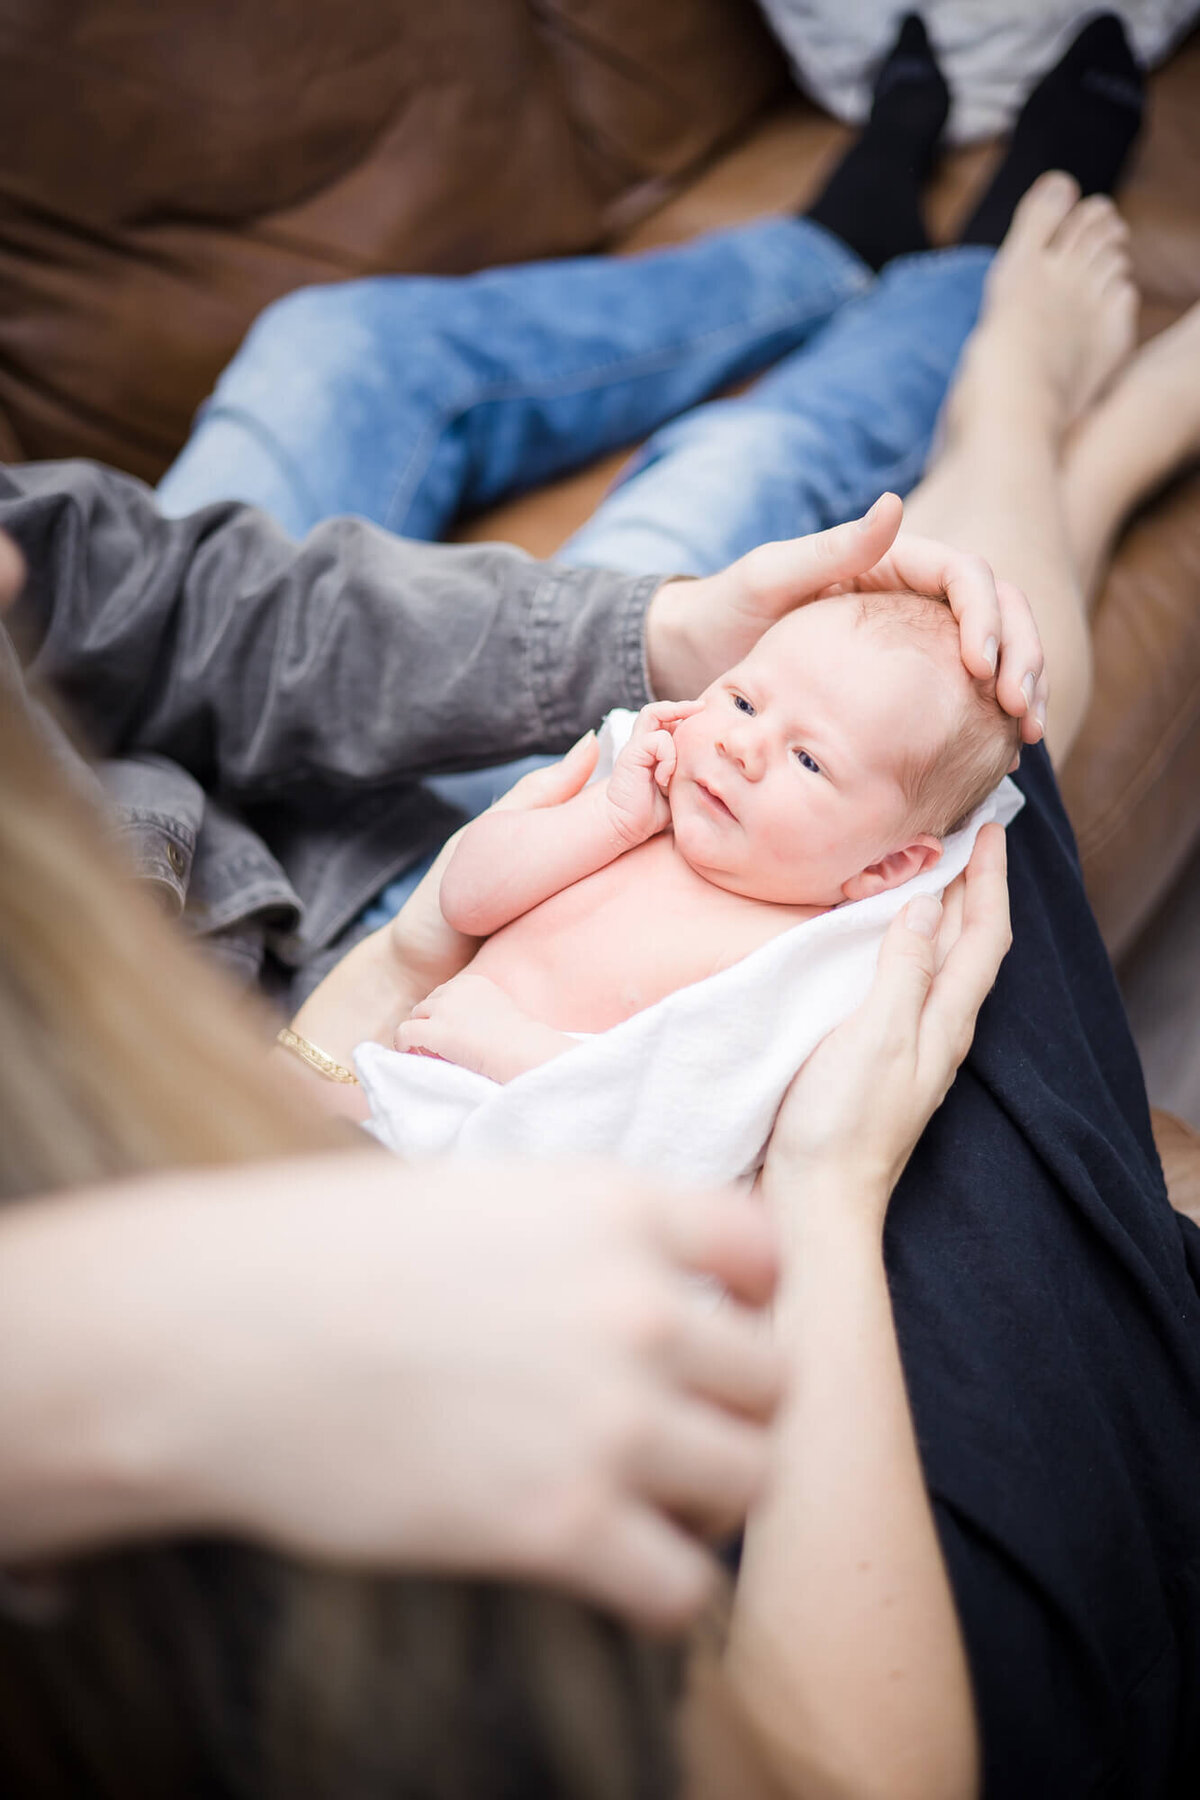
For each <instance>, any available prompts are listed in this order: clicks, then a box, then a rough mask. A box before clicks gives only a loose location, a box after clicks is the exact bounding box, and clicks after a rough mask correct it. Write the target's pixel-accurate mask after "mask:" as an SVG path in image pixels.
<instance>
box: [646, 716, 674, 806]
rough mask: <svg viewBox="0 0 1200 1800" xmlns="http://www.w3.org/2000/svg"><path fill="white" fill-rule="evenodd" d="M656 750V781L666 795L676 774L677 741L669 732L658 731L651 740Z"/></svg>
mask: <svg viewBox="0 0 1200 1800" xmlns="http://www.w3.org/2000/svg"><path fill="white" fill-rule="evenodd" d="M650 743H651V746H652V748H653V750H654V758H655V761H654V779H655V781H657V783H658V785H659V787H660V788H661V789H662V791H663V793H664V794H665V793H666V791H667V788H668V787H669V786H670V783H671V777H672V775H674V773H675V763H676V761H677V758H676V755H675V739H674V738H673V737H672V736H671V734H670V732H669V731H656V732H655V734H654V736H653V737H652V738H651V739H650Z"/></svg>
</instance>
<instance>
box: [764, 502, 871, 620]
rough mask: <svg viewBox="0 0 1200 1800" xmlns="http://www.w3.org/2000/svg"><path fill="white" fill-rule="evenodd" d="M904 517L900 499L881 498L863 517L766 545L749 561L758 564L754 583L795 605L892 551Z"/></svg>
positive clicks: (868, 567)
mask: <svg viewBox="0 0 1200 1800" xmlns="http://www.w3.org/2000/svg"><path fill="white" fill-rule="evenodd" d="M903 518H904V503H903V501H901V499H900V498H899V496H898V495H896V494H881V495H880V497H879V499H878V500H877V501H876V502H875V504H874V506H873V507H872V508H871V510H870V511H869V512H868V513H866V514H865V515H864V516H863V517H862V518H861V519H851V520H849V521H848V523H847V524H845V525H834V526H831V527H830V529H829V530H828V531H815V532H812V533H811V534H810V535H809V536H808V537H801V538H790V539H786V540H784V541H783V542H780V543H776V544H762V545H760V546H759V548H758V549H757V550H752V551H751V552H750V555H749V557H748V558H747V559H746V560H747V561H748V562H751V561H752V562H753V563H754V564H755V565H756V566H755V568H754V579H755V585H756V586H757V587H758V588H759V590H760V592H761V591H762V590H763V589H767V590H769V591H770V592H771V593H773V594H774V595H775V597H776V598H778V599H785V598H786V599H787V601H788V602H789V604H791V605H793V606H795V605H797V604H799V603H801V602H802V601H804V600H815V599H817V598H818V597H819V596H820V595H821V594H824V593H826V592H827V591H828V590H829V589H830V588H833V589H835V590H836V588H837V587H838V585H839V583H841V582H846V581H853V580H854V579H855V578H856V577H857V576H859V575H863V574H865V573H866V571H867V570H868V569H873V568H874V567H875V564H876V563H877V562H879V561H881V560H882V558H883V557H885V556H886V555H887V553H888V551H889V550H890V549H891V547H892V544H893V543H894V542H895V539H896V533H897V532H898V531H899V529H900V525H901V521H902V520H903Z"/></svg>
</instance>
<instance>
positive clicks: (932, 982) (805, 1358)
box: [727, 825, 1010, 1800]
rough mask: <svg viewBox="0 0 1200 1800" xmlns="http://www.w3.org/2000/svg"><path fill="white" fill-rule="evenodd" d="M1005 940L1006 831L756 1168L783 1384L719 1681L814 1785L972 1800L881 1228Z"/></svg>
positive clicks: (876, 996) (948, 1619) (875, 991)
mask: <svg viewBox="0 0 1200 1800" xmlns="http://www.w3.org/2000/svg"><path fill="white" fill-rule="evenodd" d="M1009 942H1010V933H1009V920H1008V894H1007V886H1006V880H1005V843H1004V833H1003V831H1002V830H1001V829H1000V827H999V826H991V825H989V826H985V827H984V829H983V831H981V832H980V834H979V838H978V841H977V843H976V847H975V851H974V854H973V855H972V858H971V861H970V864H969V865H968V869H967V872H966V875H965V877H960V878H959V880H958V881H957V882H956V883H953V884H952V885H951V887H950V888H949V889H948V890H947V893H946V898H945V902H944V905H943V906H942V907H941V908H940V909H939V907H938V904H937V902H936V901H935V900H933V899H932V898H931V897H929V896H923V897H922V898H920V899H917V900H913V901H910V902H909V904H908V906H907V907H906V908H905V910H904V912H902V913H901V914H900V916H899V917H898V919H897V920H896V921H895V922H894V923H893V925H892V926H891V928H890V930H889V932H888V934H887V937H886V938H885V939H884V942H883V946H882V948H881V951H880V959H879V968H878V972H877V974H876V977H875V981H874V984H873V986H872V988H871V991H870V993H869V995H868V997H867V999H866V1000H865V1002H864V1003H863V1005H862V1006H861V1007H860V1008H859V1009H858V1011H857V1012H856V1013H855V1014H853V1016H852V1017H851V1018H850V1019H848V1020H847V1021H846V1023H845V1024H844V1025H841V1026H839V1027H838V1029H837V1030H836V1031H834V1032H832V1033H831V1034H830V1036H829V1037H828V1038H826V1039H825V1041H824V1043H822V1044H821V1045H820V1046H819V1047H818V1049H817V1050H816V1051H815V1052H814V1053H813V1055H812V1056H811V1057H810V1058H809V1060H808V1062H807V1063H806V1064H805V1066H804V1068H803V1069H802V1070H801V1071H800V1073H799V1075H798V1076H797V1078H796V1080H795V1082H794V1083H793V1085H792V1088H791V1089H790V1091H789V1093H788V1095H787V1097H786V1099H785V1100H784V1103H783V1106H782V1108H781V1110H780V1114H779V1119H778V1122H777V1125H776V1129H775V1133H774V1136H773V1138H772V1140H771V1145H770V1150H769V1152H768V1156H767V1162H766V1166H765V1168H764V1170H763V1178H762V1193H763V1197H764V1200H765V1202H766V1204H767V1206H768V1208H769V1209H770V1211H771V1212H772V1213H773V1215H774V1217H775V1220H776V1223H777V1224H778V1225H779V1226H780V1228H781V1246H782V1251H783V1272H782V1276H781V1282H780V1293H779V1296H778V1300H777V1303H776V1309H775V1320H776V1330H777V1339H778V1342H779V1345H780V1348H781V1349H782V1350H783V1351H784V1353H785V1356H786V1359H787V1363H788V1367H789V1372H790V1375H791V1379H790V1381H789V1387H788V1396H787V1399H786V1401H785V1403H784V1407H783V1409H782V1412H781V1415H780V1418H779V1420H778V1421H777V1426H776V1450H777V1461H776V1468H775V1475H774V1479H773V1482H772V1486H771V1488H770V1490H769V1492H768V1494H767V1496H766V1498H765V1500H764V1502H763V1504H762V1505H761V1506H760V1507H759V1509H758V1510H757V1512H756V1513H755V1514H753V1515H752V1517H751V1520H750V1524H749V1526H748V1529H747V1537H746V1549H745V1555H744V1557H743V1562H742V1570H741V1578H740V1581H739V1585H738V1591H737V1596H736V1601H735V1612H734V1619H733V1624H732V1631H731V1639H730V1650H729V1658H728V1662H727V1668H728V1671H729V1675H730V1679H731V1681H733V1683H734V1684H735V1686H736V1689H737V1692H738V1694H739V1696H740V1697H741V1700H742V1703H743V1704H744V1705H745V1707H746V1708H747V1710H748V1711H749V1712H750V1713H751V1715H752V1717H753V1718H754V1720H755V1722H756V1724H757V1725H758V1726H759V1728H760V1733H761V1736H762V1738H763V1739H764V1740H765V1741H766V1743H767V1744H768V1745H770V1747H771V1754H772V1760H773V1761H774V1762H775V1763H776V1765H777V1767H778V1768H779V1769H780V1770H781V1772H782V1773H783V1774H784V1775H785V1776H788V1777H795V1776H796V1775H797V1772H798V1771H805V1770H807V1771H812V1770H813V1769H816V1770H818V1771H821V1773H822V1775H823V1776H824V1780H822V1781H817V1782H816V1783H815V1784H814V1786H815V1787H816V1788H818V1789H819V1790H820V1791H821V1792H823V1793H824V1792H830V1793H848V1794H860V1793H889V1794H890V1793H895V1794H897V1795H901V1794H903V1795H909V1794H911V1795H917V1794H919V1795H920V1796H921V1800H940V1797H942V1796H944V1797H945V1800H961V1797H962V1796H963V1795H969V1794H974V1793H976V1792H977V1791H978V1762H979V1751H978V1743H977V1734H976V1726H975V1719H974V1709H973V1703H972V1698H971V1686H970V1678H969V1674H968V1670H967V1661H966V1654H965V1651H964V1648H963V1643H962V1637H961V1634H960V1631H959V1627H958V1619H957V1613H956V1610H955V1606H954V1599H953V1595H952V1593H951V1590H950V1584H949V1580H948V1578H947V1575H946V1570H945V1566H944V1564H943V1561H942V1556H941V1549H940V1546H939V1542H938V1536H937V1532H936V1529H935V1526H934V1521H933V1515H932V1512H931V1509H930V1504H929V1499H928V1495H927V1493H926V1489H925V1483H924V1476H923V1472H922V1468H921V1460H920V1456H919V1453H918V1450H917V1445H916V1440H915V1436H914V1433H913V1427H912V1420H911V1416H910V1414H909V1409H908V1398H907V1394H906V1391H905V1384H904V1373H903V1369H902V1367H901V1363H900V1354H899V1349H898V1346H897V1342H896V1333H895V1325H894V1322H893V1318H892V1310H891V1302H890V1298H889V1294H888V1284H887V1275H886V1271H885V1268H884V1259H883V1223H884V1217H885V1214H886V1212H887V1205H888V1200H889V1198H890V1195H891V1192H892V1188H893V1187H894V1185H895V1182H896V1180H897V1178H898V1176H899V1174H900V1172H901V1170H902V1169H903V1167H904V1164H905V1162H906V1161H907V1158H908V1156H909V1154H910V1152H911V1150H912V1147H913V1145H914V1144H915V1142H916V1140H917V1138H918V1137H919V1135H920V1133H921V1131H922V1130H923V1128H924V1126H925V1124H926V1122H927V1120H928V1119H929V1117H930V1115H931V1114H932V1113H933V1111H934V1110H935V1108H936V1107H937V1106H938V1105H939V1104H940V1102H941V1100H942V1099H943V1097H944V1096H945V1094H946V1092H947V1090H948V1089H949V1087H950V1084H951V1082H952V1081H953V1079H954V1075H955V1072H956V1071H957V1069H958V1067H959V1064H960V1063H961V1061H962V1059H963V1057H964V1056H965V1055H966V1053H967V1050H968V1048H969V1046H970V1043H971V1038H972V1036H973V1033H974V1028H975V1020H976V1017H977V1015H978V1012H979V1008H980V1007H981V1005H982V1004H983V1001H984V999H985V998H986V996H987V994H988V991H989V990H990V988H991V986H992V983H993V981H994V980H995V977H996V971H997V969H998V968H999V966H1000V962H1001V960H1002V958H1003V956H1004V954H1005V952H1006V950H1007V948H1008V945H1009ZM881 1774H883V1775H884V1777H885V1778H884V1779H883V1780H881ZM889 1783H890V1784H891V1785H889Z"/></svg>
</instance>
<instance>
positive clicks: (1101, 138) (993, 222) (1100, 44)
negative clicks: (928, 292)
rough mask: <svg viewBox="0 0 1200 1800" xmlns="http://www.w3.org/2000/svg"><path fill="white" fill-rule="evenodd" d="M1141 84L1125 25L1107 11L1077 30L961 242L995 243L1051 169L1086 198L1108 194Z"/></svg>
mask: <svg viewBox="0 0 1200 1800" xmlns="http://www.w3.org/2000/svg"><path fill="white" fill-rule="evenodd" d="M1142 105H1143V80H1142V71H1141V69H1140V68H1139V67H1138V64H1137V61H1136V59H1135V57H1134V54H1133V51H1132V50H1131V49H1130V48H1129V40H1128V38H1127V37H1126V36H1125V27H1124V26H1123V25H1122V23H1121V21H1120V19H1118V18H1117V16H1116V14H1115V13H1102V14H1101V16H1100V17H1099V18H1098V19H1093V20H1092V22H1091V24H1090V25H1086V26H1085V27H1084V29H1083V30H1082V31H1081V32H1080V34H1079V36H1078V37H1077V38H1076V39H1075V42H1074V43H1073V44H1072V45H1071V47H1070V48H1069V49H1068V50H1067V52H1066V54H1065V55H1064V56H1063V58H1062V61H1061V62H1058V63H1056V64H1055V65H1054V67H1053V68H1052V69H1051V70H1050V72H1049V74H1048V75H1044V76H1043V77H1042V79H1041V81H1039V82H1038V84H1037V86H1036V87H1035V88H1034V90H1033V92H1032V93H1031V94H1030V96H1029V98H1028V100H1027V101H1026V102H1025V105H1024V106H1023V107H1022V108H1021V113H1020V117H1019V118H1018V119H1017V123H1016V125H1015V127H1014V128H1013V135H1012V142H1011V144H1010V145H1009V148H1008V154H1007V156H1006V157H1005V158H1004V161H1003V162H1002V163H1001V165H1000V167H999V168H998V169H997V171H996V175H995V179H994V180H993V182H992V185H991V186H990V187H989V188H988V190H987V193H986V194H985V195H984V196H983V199H982V200H981V201H980V202H979V205H978V206H977V207H976V209H975V211H974V212H973V213H972V215H971V217H970V219H969V220H968V221H967V223H966V225H965V226H964V228H963V231H962V235H961V237H960V239H959V242H960V243H963V244H998V243H999V242H1000V240H1001V238H1002V237H1003V236H1004V234H1005V232H1006V231H1007V230H1008V227H1009V225H1010V223H1011V222H1012V216H1013V213H1014V212H1015V211H1016V208H1017V202H1018V201H1019V200H1020V199H1021V196H1022V195H1023V194H1024V193H1025V192H1026V190H1027V189H1028V188H1030V187H1032V185H1033V183H1034V182H1035V181H1036V180H1037V178H1038V176H1039V175H1044V174H1045V173H1046V171H1047V169H1065V170H1066V171H1067V173H1068V175H1073V176H1074V177H1075V179H1076V181H1078V183H1079V186H1080V188H1081V189H1082V190H1083V192H1084V193H1085V194H1111V193H1112V191H1113V189H1114V188H1115V187H1116V185H1117V181H1118V179H1119V177H1120V174H1121V170H1122V169H1123V168H1124V166H1125V161H1126V158H1127V157H1128V155H1129V152H1130V150H1131V149H1132V147H1133V140H1134V139H1135V138H1136V136H1137V134H1138V130H1139V128H1140V126H1141V123H1142Z"/></svg>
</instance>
